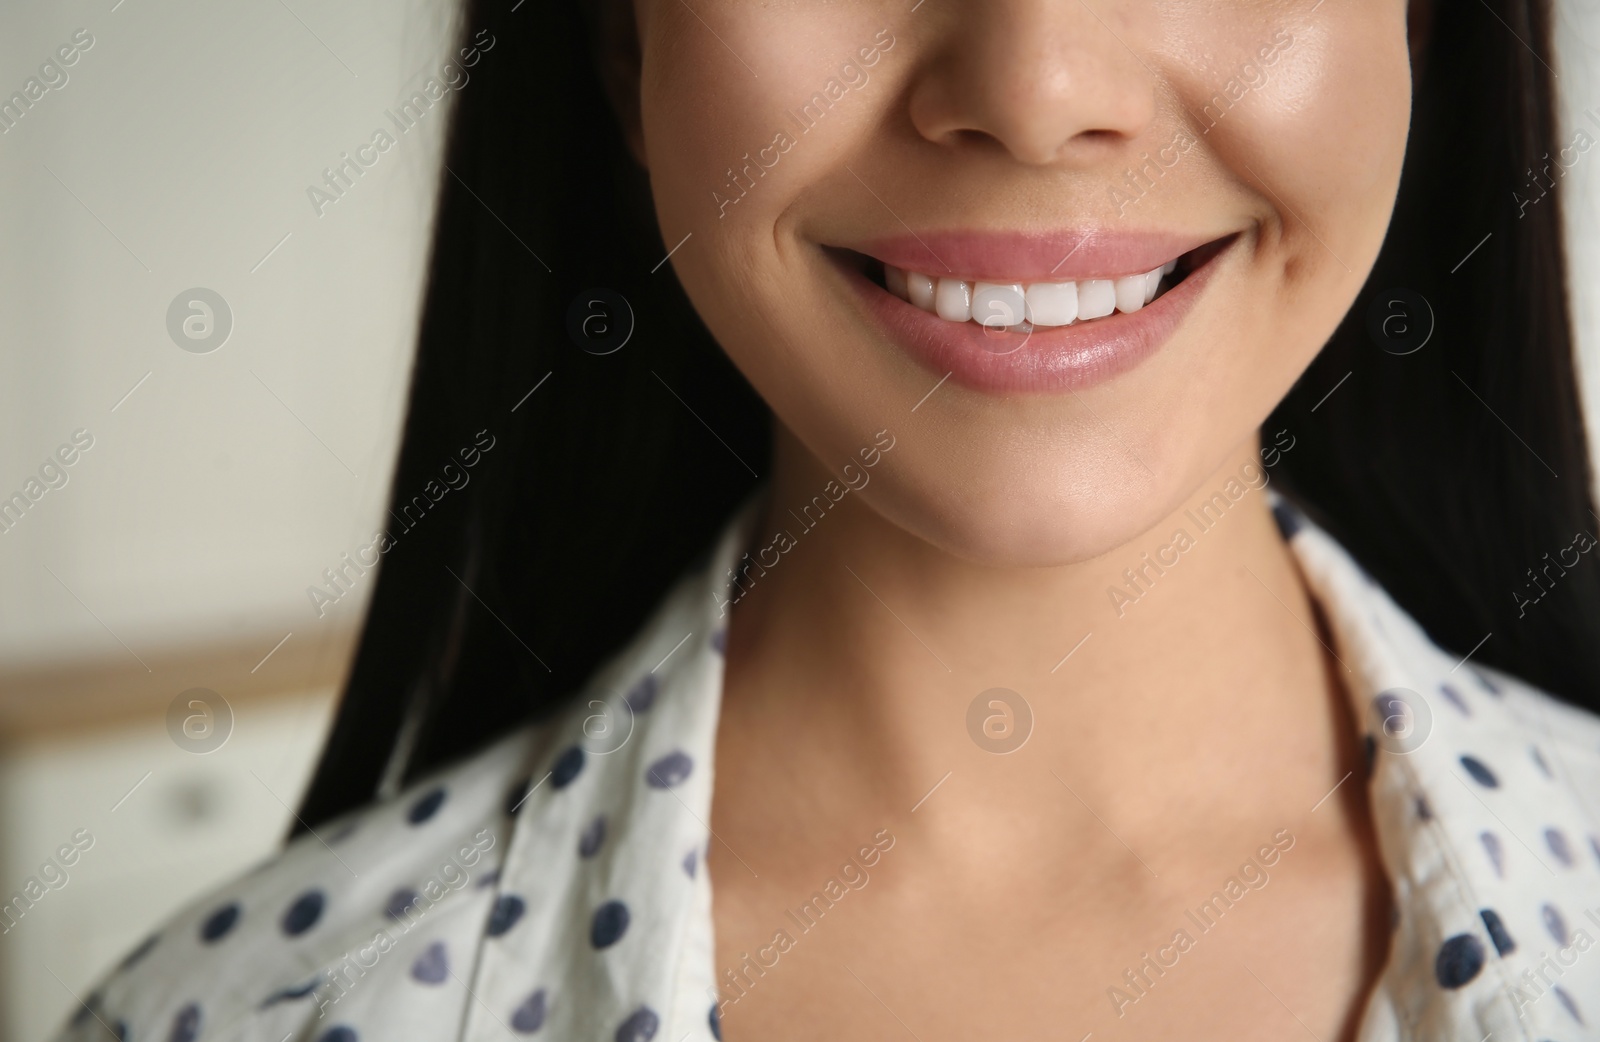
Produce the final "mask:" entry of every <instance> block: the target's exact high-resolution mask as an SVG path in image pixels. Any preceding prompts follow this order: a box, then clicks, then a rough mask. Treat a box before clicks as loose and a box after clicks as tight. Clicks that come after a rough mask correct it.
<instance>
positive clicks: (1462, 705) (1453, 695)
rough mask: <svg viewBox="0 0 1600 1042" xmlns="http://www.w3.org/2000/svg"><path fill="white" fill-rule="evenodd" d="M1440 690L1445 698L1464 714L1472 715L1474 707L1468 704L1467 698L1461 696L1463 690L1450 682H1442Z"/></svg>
mask: <svg viewBox="0 0 1600 1042" xmlns="http://www.w3.org/2000/svg"><path fill="white" fill-rule="evenodd" d="M1439 692H1440V693H1441V694H1443V695H1444V700H1445V701H1446V702H1449V703H1450V704H1451V705H1453V706H1455V707H1456V709H1457V710H1459V711H1460V713H1461V715H1462V716H1471V715H1472V707H1471V706H1469V705H1467V700H1466V699H1464V698H1462V697H1461V692H1459V691H1457V690H1456V689H1455V688H1453V687H1451V686H1450V685H1449V684H1440V685H1439Z"/></svg>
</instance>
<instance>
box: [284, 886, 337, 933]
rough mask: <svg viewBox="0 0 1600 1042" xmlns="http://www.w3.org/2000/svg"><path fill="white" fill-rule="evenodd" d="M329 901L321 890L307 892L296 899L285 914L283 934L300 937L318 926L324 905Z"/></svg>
mask: <svg viewBox="0 0 1600 1042" xmlns="http://www.w3.org/2000/svg"><path fill="white" fill-rule="evenodd" d="M326 903H327V899H326V898H325V897H323V895H322V891H321V890H307V891H306V892H305V893H303V894H301V895H300V896H299V897H297V898H295V899H294V904H292V905H290V906H289V910H288V911H286V912H284V913H283V932H284V933H286V934H288V935H289V936H290V937H298V936H300V935H301V934H303V933H305V932H306V931H307V930H309V929H311V928H312V927H313V926H315V925H317V920H318V919H321V918H322V908H323V905H325V904H326Z"/></svg>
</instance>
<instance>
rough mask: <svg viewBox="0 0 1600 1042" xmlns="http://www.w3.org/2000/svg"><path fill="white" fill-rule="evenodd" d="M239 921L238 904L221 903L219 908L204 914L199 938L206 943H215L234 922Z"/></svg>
mask: <svg viewBox="0 0 1600 1042" xmlns="http://www.w3.org/2000/svg"><path fill="white" fill-rule="evenodd" d="M238 921H239V905H238V903H237V902H235V903H234V904H228V905H223V906H222V907H221V908H219V909H217V910H216V911H215V912H212V913H211V914H210V915H208V916H206V919H205V922H203V923H201V924H200V939H201V940H202V941H204V942H206V943H207V944H215V943H216V942H218V941H220V940H222V939H223V938H224V937H226V936H227V935H228V931H229V930H232V929H233V927H234V924H236V923H237V922H238Z"/></svg>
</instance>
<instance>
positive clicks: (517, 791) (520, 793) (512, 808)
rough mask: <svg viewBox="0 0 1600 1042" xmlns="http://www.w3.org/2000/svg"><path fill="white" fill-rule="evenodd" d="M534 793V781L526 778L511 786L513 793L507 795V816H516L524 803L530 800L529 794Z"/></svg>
mask: <svg viewBox="0 0 1600 1042" xmlns="http://www.w3.org/2000/svg"><path fill="white" fill-rule="evenodd" d="M532 791H533V779H532V778H524V779H522V780H521V781H519V782H517V784H515V785H513V786H511V791H510V792H508V793H506V814H507V815H511V814H515V813H516V812H517V811H519V810H521V809H522V803H523V801H524V800H526V799H527V798H528V793H530V792H532Z"/></svg>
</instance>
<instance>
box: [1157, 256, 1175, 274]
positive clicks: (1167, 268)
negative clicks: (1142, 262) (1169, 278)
mask: <svg viewBox="0 0 1600 1042" xmlns="http://www.w3.org/2000/svg"><path fill="white" fill-rule="evenodd" d="M1177 266H1178V262H1177V260H1176V259H1173V260H1169V261H1167V263H1165V264H1163V265H1161V274H1163V275H1171V274H1172V272H1173V269H1174V268H1176V267H1177Z"/></svg>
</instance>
